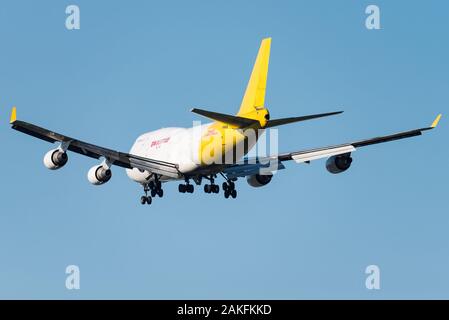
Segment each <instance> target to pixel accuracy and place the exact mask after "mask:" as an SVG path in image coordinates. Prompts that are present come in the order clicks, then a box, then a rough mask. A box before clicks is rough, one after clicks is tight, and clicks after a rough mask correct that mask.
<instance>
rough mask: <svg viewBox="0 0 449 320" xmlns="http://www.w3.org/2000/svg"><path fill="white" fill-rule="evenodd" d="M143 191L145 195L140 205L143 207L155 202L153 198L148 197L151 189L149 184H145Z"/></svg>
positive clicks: (141, 198)
mask: <svg viewBox="0 0 449 320" xmlns="http://www.w3.org/2000/svg"><path fill="white" fill-rule="evenodd" d="M143 191H144V192H145V195H144V196H142V197H140V203H141V204H142V205H144V204H148V205H150V204H151V202H152V201H153V199H152V198H151V196H149V195H148V191H150V188H149V186H148V185H147V184H145V185H144V186H143Z"/></svg>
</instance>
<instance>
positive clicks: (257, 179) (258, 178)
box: [246, 174, 273, 188]
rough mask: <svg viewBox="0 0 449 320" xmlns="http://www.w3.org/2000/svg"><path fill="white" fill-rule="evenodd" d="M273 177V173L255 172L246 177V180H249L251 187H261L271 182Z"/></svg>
mask: <svg viewBox="0 0 449 320" xmlns="http://www.w3.org/2000/svg"><path fill="white" fill-rule="evenodd" d="M272 178H273V174H264V175H262V174H255V175H252V176H248V177H246V182H248V184H249V185H250V186H251V187H254V188H259V187H263V186H265V185H267V184H269V183H270V181H271V179H272Z"/></svg>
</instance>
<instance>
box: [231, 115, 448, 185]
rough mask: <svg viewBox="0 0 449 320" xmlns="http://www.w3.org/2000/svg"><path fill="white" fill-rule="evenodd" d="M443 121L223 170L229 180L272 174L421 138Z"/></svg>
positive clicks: (249, 162)
mask: <svg viewBox="0 0 449 320" xmlns="http://www.w3.org/2000/svg"><path fill="white" fill-rule="evenodd" d="M440 119H441V114H439V115H438V116H437V117H436V118H435V120H434V121H433V123H432V124H431V125H430V127H426V128H421V129H414V130H409V131H403V132H399V133H395V134H390V135H385V136H380V137H375V138H371V139H365V140H359V141H355V142H351V143H346V144H340V145H334V146H328V147H323V148H316V149H309V150H301V151H294V152H289V153H282V154H279V155H273V156H270V157H265V158H257V159H256V158H250V159H244V160H243V161H241V162H238V163H236V164H233V165H230V166H228V167H226V168H224V169H223V173H225V174H227V175H228V177H229V178H236V177H245V176H248V175H253V174H256V173H265V174H270V173H271V172H274V171H277V170H281V169H284V168H285V167H284V165H283V164H282V162H284V161H289V160H294V161H295V162H296V163H310V161H313V160H317V159H321V158H328V157H332V156H337V155H342V154H349V153H351V152H354V151H355V150H357V149H358V148H360V147H365V146H369V145H373V144H378V143H384V142H389V141H395V140H400V139H405V138H411V137H415V136H420V135H422V133H423V132H424V131H427V130H431V129H433V128H435V127H436V126H437V125H438V122H439V121H440Z"/></svg>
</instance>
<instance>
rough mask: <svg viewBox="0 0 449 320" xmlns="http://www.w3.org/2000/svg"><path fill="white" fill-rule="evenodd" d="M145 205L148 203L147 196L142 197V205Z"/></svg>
mask: <svg viewBox="0 0 449 320" xmlns="http://www.w3.org/2000/svg"><path fill="white" fill-rule="evenodd" d="M145 203H147V197H145V196H142V197H140V204H145Z"/></svg>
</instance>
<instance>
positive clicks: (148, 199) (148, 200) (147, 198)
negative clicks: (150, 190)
mask: <svg viewBox="0 0 449 320" xmlns="http://www.w3.org/2000/svg"><path fill="white" fill-rule="evenodd" d="M146 201H147V204H148V205H150V204H151V202H153V199H152V198H151V197H150V196H148V197H146Z"/></svg>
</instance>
